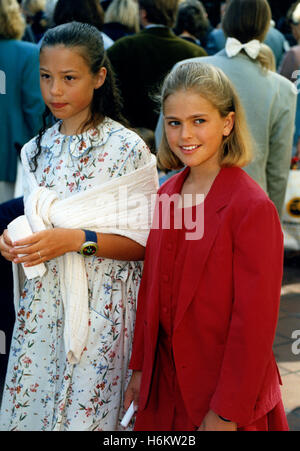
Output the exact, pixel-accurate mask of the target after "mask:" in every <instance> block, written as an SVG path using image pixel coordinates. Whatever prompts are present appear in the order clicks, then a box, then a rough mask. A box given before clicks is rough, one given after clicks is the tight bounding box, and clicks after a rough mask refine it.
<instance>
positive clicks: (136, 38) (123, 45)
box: [107, 33, 141, 57]
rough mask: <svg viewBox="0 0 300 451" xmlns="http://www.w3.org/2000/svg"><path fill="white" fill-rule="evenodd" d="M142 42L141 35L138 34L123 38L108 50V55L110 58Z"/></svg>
mask: <svg viewBox="0 0 300 451" xmlns="http://www.w3.org/2000/svg"><path fill="white" fill-rule="evenodd" d="M140 41H141V36H140V33H136V34H134V35H130V36H123V37H122V38H120V39H118V40H117V41H115V42H114V43H113V45H112V46H111V47H109V48H108V49H107V55H108V56H109V57H110V56H111V55H114V54H115V53H118V52H120V51H122V50H124V49H127V48H130V47H132V46H133V45H136V44H139V43H140Z"/></svg>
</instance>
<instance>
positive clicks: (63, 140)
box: [41, 117, 123, 159]
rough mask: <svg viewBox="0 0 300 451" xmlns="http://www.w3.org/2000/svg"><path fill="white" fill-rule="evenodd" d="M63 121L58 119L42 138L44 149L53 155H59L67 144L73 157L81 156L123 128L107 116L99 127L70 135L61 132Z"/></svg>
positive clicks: (102, 143)
mask: <svg viewBox="0 0 300 451" xmlns="http://www.w3.org/2000/svg"><path fill="white" fill-rule="evenodd" d="M61 123H62V121H58V122H56V123H55V124H54V125H53V126H52V127H51V128H49V129H48V130H46V132H45V134H44V135H43V137H42V140H41V148H42V150H43V151H46V152H47V153H48V154H51V157H59V156H60V154H61V152H62V149H63V146H64V145H67V149H68V153H69V155H70V157H71V158H72V159H73V158H75V159H77V158H81V157H82V156H83V155H85V154H87V153H88V152H89V150H90V149H91V148H92V147H95V146H97V147H99V146H103V145H104V144H105V143H106V142H107V140H108V139H109V137H110V136H111V135H112V134H113V133H116V132H118V131H120V130H121V129H122V128H123V126H122V125H121V124H119V123H118V122H116V121H114V120H112V119H110V118H109V117H105V118H104V120H103V121H102V122H101V124H99V126H98V127H97V128H90V129H89V130H87V131H85V132H83V133H82V134H79V135H71V136H69V135H64V134H62V133H61V132H60V126H61Z"/></svg>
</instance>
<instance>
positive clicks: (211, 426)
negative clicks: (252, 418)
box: [198, 410, 237, 431]
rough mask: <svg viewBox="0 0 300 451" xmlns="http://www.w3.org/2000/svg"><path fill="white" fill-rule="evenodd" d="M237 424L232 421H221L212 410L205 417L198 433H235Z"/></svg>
mask: <svg viewBox="0 0 300 451" xmlns="http://www.w3.org/2000/svg"><path fill="white" fill-rule="evenodd" d="M236 430H237V424H236V423H233V422H232V421H223V420H222V419H221V418H220V417H219V415H217V414H216V413H215V412H213V411H212V410H209V412H208V413H207V414H206V415H205V417H204V419H203V421H202V424H201V426H200V427H199V429H198V431H236Z"/></svg>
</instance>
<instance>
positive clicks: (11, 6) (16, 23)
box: [0, 0, 26, 39]
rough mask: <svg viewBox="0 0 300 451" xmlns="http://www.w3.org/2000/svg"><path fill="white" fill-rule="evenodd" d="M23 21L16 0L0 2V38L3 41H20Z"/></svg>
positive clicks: (23, 28)
mask: <svg viewBox="0 0 300 451" xmlns="http://www.w3.org/2000/svg"><path fill="white" fill-rule="evenodd" d="M25 26H26V24H25V20H24V18H23V16H22V14H21V11H20V7H19V4H18V2H17V0H0V36H1V38H4V39H21V38H22V36H23V34H24V31H25Z"/></svg>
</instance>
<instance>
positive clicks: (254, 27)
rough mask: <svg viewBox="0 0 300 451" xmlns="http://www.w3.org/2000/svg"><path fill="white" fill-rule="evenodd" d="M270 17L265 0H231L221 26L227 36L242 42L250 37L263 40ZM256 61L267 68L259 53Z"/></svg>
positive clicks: (263, 58) (249, 39) (268, 7)
mask: <svg viewBox="0 0 300 451" xmlns="http://www.w3.org/2000/svg"><path fill="white" fill-rule="evenodd" d="M271 18H272V14H271V9H270V6H269V4H268V2H267V0H231V1H230V2H229V4H228V6H227V7H226V11H225V14H224V17H223V20H222V28H223V31H224V33H225V35H226V36H227V37H231V38H236V39H238V40H239V41H240V42H241V43H242V44H245V43H246V42H249V41H251V40H252V39H257V40H258V41H260V42H263V41H264V39H265V37H266V34H267V32H268V30H269V28H270V21H271ZM242 52H244V50H242ZM244 53H245V52H244ZM257 61H258V62H259V63H260V64H261V66H262V67H264V68H267V66H266V59H265V57H264V55H262V54H261V53H259V55H258V57H257Z"/></svg>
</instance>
